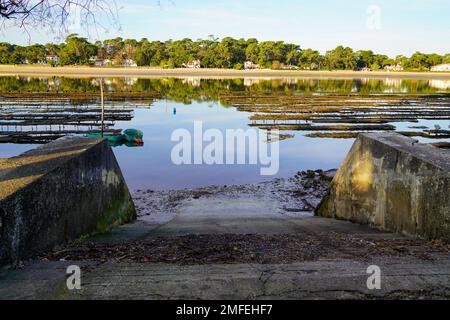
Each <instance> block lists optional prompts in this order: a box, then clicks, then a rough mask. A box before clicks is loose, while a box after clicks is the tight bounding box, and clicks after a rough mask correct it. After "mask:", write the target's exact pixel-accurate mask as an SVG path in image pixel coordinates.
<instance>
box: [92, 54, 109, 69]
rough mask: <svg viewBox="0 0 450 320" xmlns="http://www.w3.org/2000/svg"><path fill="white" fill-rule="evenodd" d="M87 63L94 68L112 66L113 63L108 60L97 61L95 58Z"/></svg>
mask: <svg viewBox="0 0 450 320" xmlns="http://www.w3.org/2000/svg"><path fill="white" fill-rule="evenodd" d="M89 63H90V64H91V65H94V66H96V67H105V66H109V65H112V64H113V62H112V61H111V60H109V59H99V58H97V57H96V56H94V57H91V58H90V59H89Z"/></svg>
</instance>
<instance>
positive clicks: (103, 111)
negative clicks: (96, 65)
mask: <svg viewBox="0 0 450 320" xmlns="http://www.w3.org/2000/svg"><path fill="white" fill-rule="evenodd" d="M100 94H101V98H100V101H101V106H102V116H101V131H102V138H103V133H104V131H105V99H104V96H103V78H102V79H101V80H100Z"/></svg>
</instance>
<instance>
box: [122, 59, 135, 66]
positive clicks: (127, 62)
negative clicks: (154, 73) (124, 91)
mask: <svg viewBox="0 0 450 320" xmlns="http://www.w3.org/2000/svg"><path fill="white" fill-rule="evenodd" d="M123 66H124V67H137V66H138V65H137V63H136V61H134V60H132V59H126V60H125V61H124V62H123Z"/></svg>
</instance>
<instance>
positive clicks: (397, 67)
mask: <svg viewBox="0 0 450 320" xmlns="http://www.w3.org/2000/svg"><path fill="white" fill-rule="evenodd" d="M384 70H386V71H387V72H391V71H403V70H404V69H403V67H402V65H401V64H400V63H397V65H395V66H391V65H389V66H386V67H384Z"/></svg>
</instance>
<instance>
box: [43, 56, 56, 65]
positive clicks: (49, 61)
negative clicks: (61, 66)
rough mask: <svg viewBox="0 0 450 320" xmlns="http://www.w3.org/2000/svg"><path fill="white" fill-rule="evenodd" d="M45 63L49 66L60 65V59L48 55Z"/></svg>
mask: <svg viewBox="0 0 450 320" xmlns="http://www.w3.org/2000/svg"><path fill="white" fill-rule="evenodd" d="M45 62H47V63H48V64H53V65H55V64H58V63H59V57H58V56H57V55H48V56H46V57H45Z"/></svg>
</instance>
